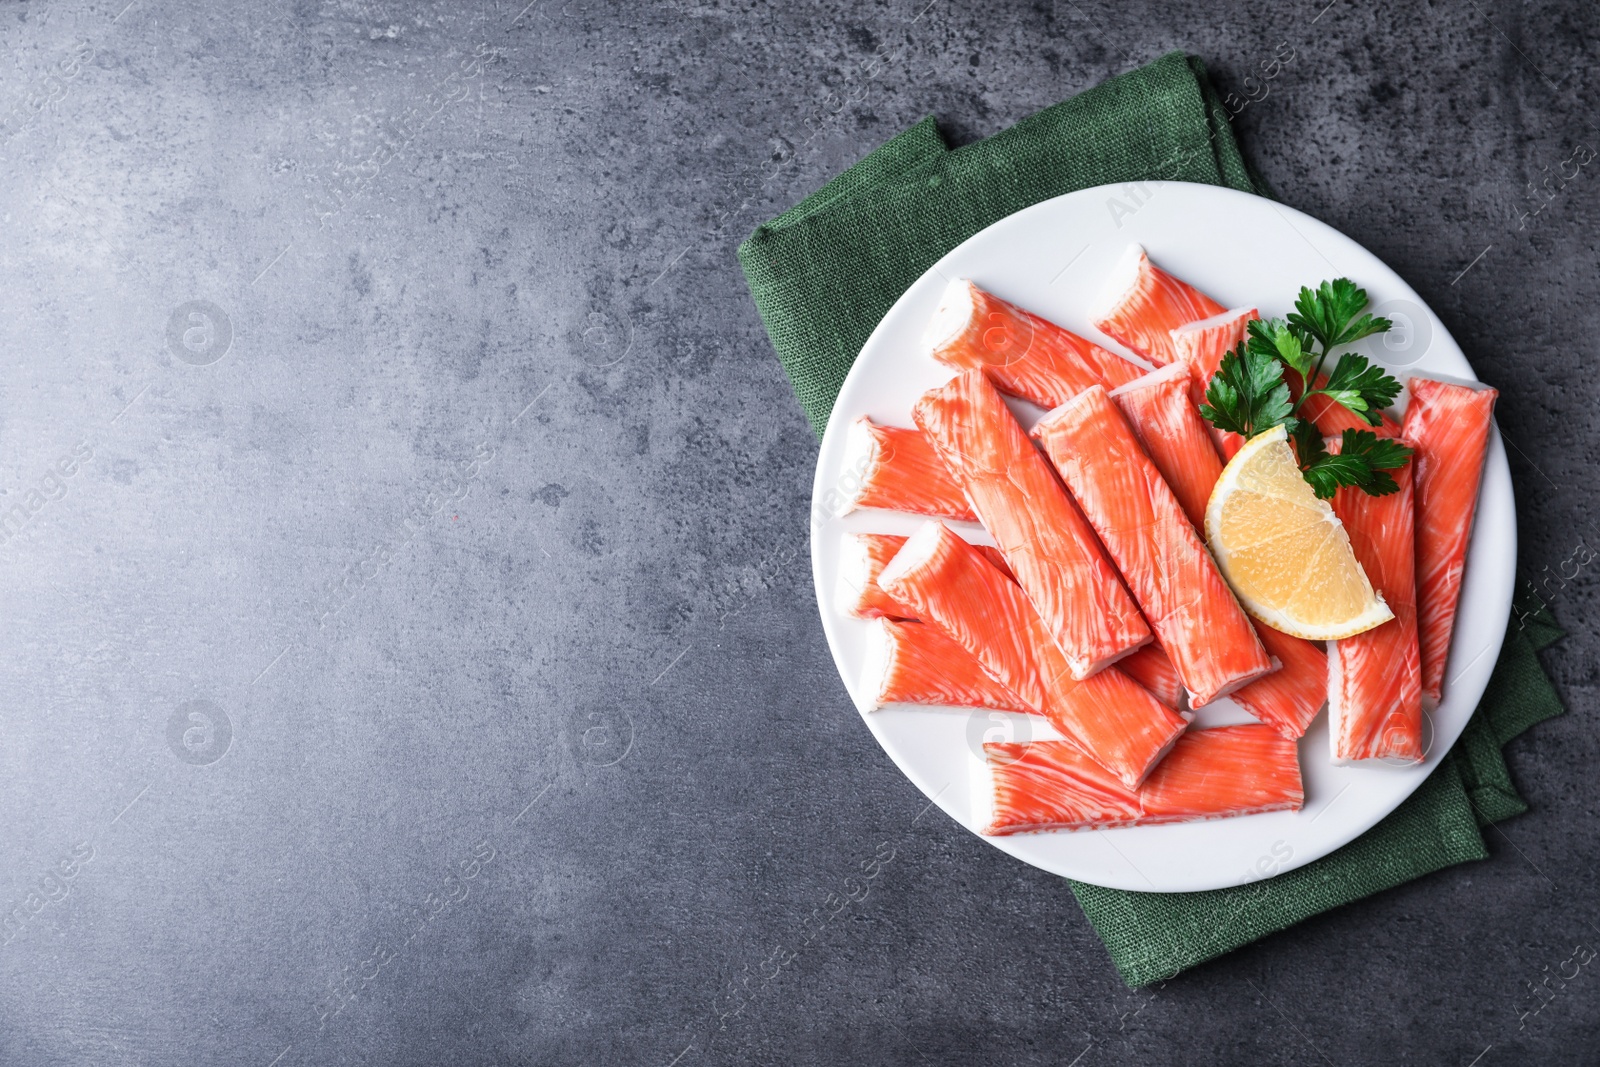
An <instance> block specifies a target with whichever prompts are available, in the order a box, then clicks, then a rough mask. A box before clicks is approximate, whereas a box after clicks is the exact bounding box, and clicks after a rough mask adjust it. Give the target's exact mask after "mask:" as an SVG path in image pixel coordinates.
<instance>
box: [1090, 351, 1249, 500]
mask: <svg viewBox="0 0 1600 1067" xmlns="http://www.w3.org/2000/svg"><path fill="white" fill-rule="evenodd" d="M1193 381H1194V377H1193V375H1192V374H1191V373H1190V370H1189V367H1188V366H1187V365H1186V364H1183V363H1173V364H1170V365H1168V366H1165V367H1162V368H1161V369H1160V370H1158V371H1153V372H1152V373H1150V374H1146V375H1145V376H1144V377H1142V378H1136V379H1135V380H1133V381H1131V382H1129V383H1128V384H1127V385H1124V386H1121V387H1120V388H1117V389H1113V390H1111V394H1110V396H1111V399H1112V400H1113V401H1115V402H1116V405H1117V408H1118V409H1119V410H1120V411H1121V412H1122V414H1123V416H1124V417H1125V418H1127V420H1128V425H1129V426H1131V427H1132V428H1133V432H1134V435H1135V436H1136V437H1138V438H1139V443H1140V444H1141V445H1143V446H1144V450H1145V453H1146V454H1147V455H1149V457H1150V461H1151V462H1152V463H1154V464H1155V465H1156V470H1158V471H1160V472H1161V476H1162V477H1163V478H1165V479H1166V480H1167V485H1168V486H1169V487H1171V489H1172V493H1173V495H1174V496H1176V497H1177V498H1178V503H1179V504H1180V505H1182V507H1183V513H1184V514H1185V515H1187V516H1188V517H1189V522H1190V523H1191V524H1192V525H1193V526H1194V528H1195V529H1197V530H1203V529H1204V528H1205V523H1206V503H1207V502H1208V501H1209V500H1210V499H1211V490H1212V489H1213V488H1214V487H1215V486H1216V484H1217V479H1218V478H1220V477H1222V462H1221V461H1220V460H1219V459H1217V450H1216V449H1215V448H1214V447H1213V446H1212V443H1211V435H1210V434H1208V433H1206V421H1205V420H1204V419H1202V418H1201V417H1200V409H1199V408H1197V407H1195V405H1194V401H1193V400H1192V399H1191V397H1190V395H1189V394H1190V385H1191V384H1192V383H1193Z"/></svg>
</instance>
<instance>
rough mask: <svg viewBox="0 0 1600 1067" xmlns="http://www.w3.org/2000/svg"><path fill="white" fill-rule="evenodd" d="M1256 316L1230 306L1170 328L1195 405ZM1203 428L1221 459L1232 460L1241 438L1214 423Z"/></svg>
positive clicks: (1198, 403) (1253, 313)
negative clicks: (1209, 315)
mask: <svg viewBox="0 0 1600 1067" xmlns="http://www.w3.org/2000/svg"><path fill="white" fill-rule="evenodd" d="M1260 317H1261V316H1260V315H1259V314H1258V313H1257V312H1256V309H1255V308H1230V309H1228V310H1227V311H1224V312H1222V313H1221V314H1218V315H1213V316H1211V317H1210V318H1208V319H1200V320H1198V321H1196V322H1191V323H1187V324H1185V325H1183V326H1179V327H1178V328H1177V329H1175V330H1173V331H1172V335H1171V336H1172V347H1173V350H1174V351H1176V352H1177V353H1178V361H1179V362H1182V363H1187V364H1188V365H1189V373H1190V375H1191V377H1190V381H1189V398H1190V399H1191V400H1193V401H1194V403H1195V406H1196V407H1198V406H1199V405H1201V404H1204V403H1205V402H1206V387H1207V386H1208V385H1210V384H1211V379H1212V377H1213V376H1214V375H1215V374H1216V373H1217V370H1218V369H1219V368H1220V367H1221V366H1222V357H1223V356H1225V355H1227V354H1228V353H1229V352H1232V351H1233V350H1234V349H1235V348H1236V347H1238V345H1239V342H1241V341H1243V340H1244V339H1245V336H1246V335H1247V332H1248V330H1249V326H1250V322H1251V320H1252V319H1258V318H1260ZM1206 429H1207V430H1209V431H1210V432H1211V439H1212V440H1213V441H1215V442H1216V444H1217V451H1219V452H1221V453H1222V458H1223V459H1232V458H1233V454H1234V453H1235V452H1237V451H1239V449H1240V448H1241V447H1242V446H1243V445H1244V438H1243V437H1240V436H1239V435H1238V434H1236V433H1229V432H1228V431H1227V430H1219V429H1217V428H1216V427H1214V426H1207V427H1206Z"/></svg>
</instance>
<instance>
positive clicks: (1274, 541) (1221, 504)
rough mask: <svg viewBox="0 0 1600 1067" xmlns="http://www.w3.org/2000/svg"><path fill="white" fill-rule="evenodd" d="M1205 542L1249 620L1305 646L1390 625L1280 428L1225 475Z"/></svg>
mask: <svg viewBox="0 0 1600 1067" xmlns="http://www.w3.org/2000/svg"><path fill="white" fill-rule="evenodd" d="M1206 543H1207V544H1208V545H1209V546H1210V548H1211V554H1212V556H1213V557H1215V559H1216V561H1217V567H1218V569H1219V570H1221V571H1222V576H1223V577H1224V578H1226V579H1227V581H1228V584H1229V585H1230V586H1232V587H1233V592H1234V594H1235V595H1236V596H1238V598H1239V603H1240V604H1242V605H1244V609H1245V611H1247V612H1249V613H1250V614H1251V615H1252V616H1254V617H1255V618H1257V619H1260V620H1261V621H1262V622H1264V623H1266V624H1267V625H1268V626H1270V627H1272V628H1273V629H1274V630H1281V631H1283V632H1284V633H1286V634H1293V635H1294V636H1295V637H1303V638H1305V639H1306V640H1308V641H1336V640H1339V639H1341V638H1345V637H1354V636H1355V635H1356V634H1359V633H1363V632H1365V631H1367V630H1370V629H1372V628H1373V627H1374V626H1381V625H1382V624H1383V623H1386V622H1388V621H1389V620H1390V619H1392V618H1394V613H1393V612H1392V611H1390V610H1389V605H1387V604H1385V603H1384V602H1383V597H1382V596H1380V595H1379V594H1378V593H1376V592H1374V591H1373V588H1372V583H1371V582H1370V581H1368V580H1367V574H1366V572H1365V571H1363V570H1362V569H1361V564H1360V563H1359V562H1357V561H1356V557H1355V553H1353V552H1352V551H1351V550H1350V538H1349V536H1348V535H1347V534H1346V533H1345V530H1344V525H1343V524H1342V523H1341V522H1340V521H1339V518H1338V516H1337V515H1335V514H1334V513H1333V508H1331V507H1330V506H1329V505H1328V502H1327V501H1326V500H1319V499H1317V495H1316V493H1314V492H1312V490H1311V486H1310V485H1309V484H1308V483H1307V482H1306V480H1305V477H1304V476H1303V475H1301V473H1300V466H1299V464H1298V463H1296V462H1295V458H1294V451H1293V450H1292V449H1291V448H1290V447H1289V437H1288V434H1287V433H1285V432H1284V429H1283V427H1282V426H1277V427H1274V428H1273V429H1271V430H1268V431H1266V432H1265V433H1259V434H1257V435H1256V436H1254V437H1252V438H1251V439H1250V440H1249V441H1247V442H1246V443H1245V445H1244V447H1243V448H1241V449H1239V451H1238V453H1237V454H1236V455H1235V456H1234V457H1233V459H1231V460H1229V461H1228V465H1227V466H1226V467H1224V468H1223V470H1222V477H1221V478H1219V479H1217V484H1216V487H1215V488H1213V489H1212V490H1211V499H1210V500H1209V501H1208V502H1207V504H1206Z"/></svg>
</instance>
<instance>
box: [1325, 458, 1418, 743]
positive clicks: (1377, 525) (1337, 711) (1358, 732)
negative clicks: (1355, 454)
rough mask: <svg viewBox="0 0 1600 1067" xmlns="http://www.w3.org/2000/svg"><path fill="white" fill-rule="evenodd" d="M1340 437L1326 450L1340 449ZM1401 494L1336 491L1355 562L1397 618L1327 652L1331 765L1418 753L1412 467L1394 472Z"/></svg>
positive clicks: (1336, 643)
mask: <svg viewBox="0 0 1600 1067" xmlns="http://www.w3.org/2000/svg"><path fill="white" fill-rule="evenodd" d="M1339 445H1340V442H1339V440H1338V439H1337V438H1330V439H1329V440H1328V451H1329V452H1331V453H1334V454H1338V452H1339ZM1391 473H1392V475H1393V477H1394V480H1395V484H1397V485H1398V486H1399V487H1400V490H1399V492H1395V493H1389V494H1387V495H1386V496H1369V495H1368V494H1367V493H1366V492H1364V491H1363V490H1361V489H1340V490H1339V491H1338V492H1337V493H1335V494H1334V497H1333V511H1334V514H1335V515H1337V516H1338V517H1339V521H1340V522H1342V523H1344V528H1345V532H1346V533H1347V534H1349V535H1350V548H1351V550H1352V551H1353V552H1354V553H1355V555H1356V562H1358V563H1360V564H1361V569H1362V570H1364V571H1366V572H1367V577H1368V579H1370V580H1371V582H1372V587H1373V588H1374V589H1376V590H1377V591H1378V592H1379V593H1380V594H1382V596H1383V599H1384V602H1385V603H1387V604H1388V605H1389V610H1390V611H1392V612H1394V618H1392V619H1390V620H1389V621H1388V622H1386V623H1384V624H1383V625H1382V626H1378V627H1374V628H1373V629H1371V630H1368V631H1367V632H1366V633H1361V634H1357V635H1356V636H1354V637H1347V638H1345V639H1343V640H1342V641H1334V642H1333V643H1332V645H1331V646H1330V649H1329V653H1328V734H1329V737H1330V739H1331V741H1332V746H1333V760H1334V762H1335V763H1349V762H1352V761H1354V760H1364V759H1377V758H1380V757H1386V758H1389V759H1395V760H1400V761H1404V762H1407V763H1416V762H1418V761H1420V760H1421V759H1422V757H1423V756H1424V755H1425V753H1424V752H1423V750H1422V668H1421V665H1420V661H1419V655H1418V651H1417V604H1416V572H1415V559H1416V537H1415V533H1414V531H1415V520H1414V516H1413V511H1412V486H1411V465H1410V464H1407V465H1406V466H1404V467H1402V468H1400V469H1399V470H1396V471H1393V472H1391Z"/></svg>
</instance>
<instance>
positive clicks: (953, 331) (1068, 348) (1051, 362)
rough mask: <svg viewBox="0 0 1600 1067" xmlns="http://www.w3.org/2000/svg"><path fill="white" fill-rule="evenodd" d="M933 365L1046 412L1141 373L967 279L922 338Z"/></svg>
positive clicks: (950, 292) (951, 290) (952, 287)
mask: <svg viewBox="0 0 1600 1067" xmlns="http://www.w3.org/2000/svg"><path fill="white" fill-rule="evenodd" d="M924 340H925V341H926V342H927V345H928V347H929V349H930V350H931V351H932V353H933V358H934V359H936V360H938V361H939V362H940V363H943V364H944V365H945V366H947V367H952V368H954V369H955V370H958V371H968V370H982V371H984V372H986V373H987V374H988V375H989V380H990V381H992V382H994V384H995V385H996V386H997V387H998V388H999V389H1000V391H1001V392H1003V393H1009V394H1011V395H1012V396H1017V397H1021V398H1022V399H1024V400H1027V401H1030V402H1032V403H1034V404H1037V405H1039V406H1040V407H1042V408H1053V407H1055V406H1056V405H1058V404H1064V403H1066V402H1067V400H1069V399H1071V397H1072V396H1073V395H1074V394H1076V393H1077V392H1078V391H1079V390H1080V389H1084V388H1087V387H1088V386H1091V385H1104V386H1106V387H1107V388H1112V387H1115V386H1118V385H1121V384H1122V383H1123V382H1128V381H1132V380H1133V379H1135V378H1137V377H1138V376H1139V375H1140V374H1142V373H1143V370H1142V369H1141V368H1140V367H1138V366H1137V365H1135V364H1133V363H1130V362H1129V361H1128V360H1125V359H1123V358H1122V357H1121V356H1119V355H1116V354H1115V353H1112V352H1108V351H1107V350H1106V349H1104V348H1101V347H1100V346H1099V345H1097V344H1095V343H1094V342H1093V341H1088V340H1085V339H1084V338H1082V337H1079V336H1078V335H1077V334H1075V333H1073V332H1072V331H1071V330H1067V329H1064V328H1062V327H1060V326H1057V325H1056V324H1055V323H1053V322H1050V321H1049V320H1048V319H1042V318H1040V317H1039V316H1037V315H1035V314H1033V313H1031V312H1028V311H1024V310H1023V309H1022V308H1019V307H1017V306H1016V305H1015V304H1012V303H1009V302H1007V301H1005V300H1002V299H1000V298H999V297H998V296H995V295H994V294H992V293H986V292H984V291H983V290H982V289H980V288H978V287H977V286H976V285H973V284H972V283H971V282H969V281H967V280H966V279H965V278H958V279H956V280H955V281H953V282H951V283H950V284H949V286H947V287H946V288H945V291H944V297H943V298H942V299H941V300H940V301H939V309H938V310H937V311H935V312H934V314H933V318H932V319H931V320H930V321H929V322H928V329H927V333H926V334H925V335H924Z"/></svg>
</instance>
